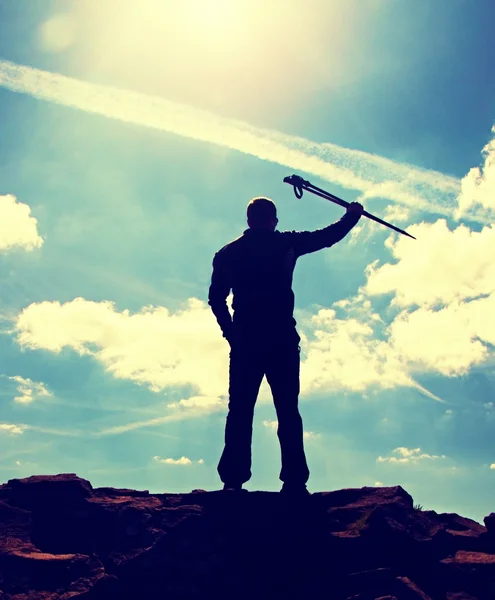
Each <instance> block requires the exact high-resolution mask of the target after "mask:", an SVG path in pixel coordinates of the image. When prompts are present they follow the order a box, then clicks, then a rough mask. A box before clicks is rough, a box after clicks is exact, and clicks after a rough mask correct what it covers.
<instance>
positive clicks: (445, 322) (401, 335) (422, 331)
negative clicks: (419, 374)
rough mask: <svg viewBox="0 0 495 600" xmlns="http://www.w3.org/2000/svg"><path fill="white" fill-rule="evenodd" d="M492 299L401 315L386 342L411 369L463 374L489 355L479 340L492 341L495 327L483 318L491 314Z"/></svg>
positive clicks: (444, 373)
mask: <svg viewBox="0 0 495 600" xmlns="http://www.w3.org/2000/svg"><path fill="white" fill-rule="evenodd" d="M494 301H495V297H494V298H493V300H491V299H489V300H478V301H474V302H471V303H468V304H451V305H450V306H448V307H446V308H444V309H442V310H438V311H435V310H430V309H427V308H420V309H418V310H416V311H414V312H412V313H407V312H406V311H404V312H402V313H401V314H400V315H398V316H397V317H396V319H395V320H394V321H393V323H392V324H391V325H390V328H389V332H390V337H389V341H390V344H391V346H392V347H393V348H394V349H395V351H396V352H397V353H398V354H399V355H400V356H401V357H403V359H404V360H406V361H407V362H408V363H409V365H410V368H411V369H412V370H426V371H436V372H438V373H441V374H442V375H445V376H448V377H452V376H458V375H463V374H466V373H467V372H468V371H469V370H470V369H471V368H472V367H473V366H475V365H479V364H482V363H483V362H484V361H485V360H486V359H487V357H488V356H489V349H488V347H487V346H486V345H485V344H483V342H482V340H481V339H480V338H484V339H488V338H489V340H488V341H490V343H492V342H493V341H495V331H494V330H495V327H494V326H493V325H490V321H489V320H488V321H487V322H486V323H487V325H486V327H483V318H488V319H490V315H491V314H493V312H492V310H493V306H494V304H495V302H494Z"/></svg>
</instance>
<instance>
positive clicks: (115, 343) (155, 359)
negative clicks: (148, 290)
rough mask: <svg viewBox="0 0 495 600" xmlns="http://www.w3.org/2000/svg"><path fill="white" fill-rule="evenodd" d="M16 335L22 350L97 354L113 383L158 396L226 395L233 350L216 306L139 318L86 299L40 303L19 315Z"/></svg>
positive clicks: (197, 304) (193, 305)
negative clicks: (169, 391)
mask: <svg viewBox="0 0 495 600" xmlns="http://www.w3.org/2000/svg"><path fill="white" fill-rule="evenodd" d="M14 331H15V333H16V334H17V338H16V339H17V342H18V343H19V344H20V345H21V347H23V348H31V349H44V350H48V351H51V352H55V353H57V352H60V351H61V350H62V349H63V348H71V349H73V350H74V351H75V352H77V353H79V354H81V355H90V356H93V357H94V358H95V359H96V360H98V361H100V362H101V363H102V365H103V366H104V367H105V369H106V370H107V371H108V372H109V373H111V374H112V375H113V376H114V377H116V378H118V379H129V380H132V381H134V382H135V383H138V384H143V385H147V386H148V387H149V388H150V389H151V390H153V391H156V392H158V391H160V390H163V389H164V388H166V387H168V386H180V385H191V384H192V385H194V386H195V387H196V388H197V390H198V392H199V393H198V394H197V395H198V396H202V397H204V398H210V399H211V398H219V397H220V396H221V395H222V394H223V393H224V392H226V390H227V386H228V345H227V343H226V342H225V340H224V339H223V338H222V336H221V334H220V331H219V328H218V325H217V323H216V320H215V318H214V317H213V315H212V313H211V310H210V308H209V307H208V306H207V305H206V304H205V303H204V302H201V301H199V300H196V299H190V300H189V301H188V303H187V304H186V306H185V307H184V308H183V309H182V310H179V311H177V312H175V313H171V312H170V311H169V310H168V309H166V308H165V307H144V308H143V309H142V310H141V311H139V312H138V313H135V314H131V313H130V312H129V311H128V310H124V311H122V312H119V311H118V310H117V309H116V308H115V305H114V304H113V303H111V302H92V301H89V300H84V299H83V298H76V299H75V300H73V301H71V302H66V303H65V304H61V303H60V302H48V301H47V302H41V303H37V304H31V305H30V306H28V307H27V308H25V309H24V310H23V311H22V312H21V313H20V314H19V315H18V317H17V319H16V321H15V326H14ZM210 403H211V401H210ZM183 406H184V405H183Z"/></svg>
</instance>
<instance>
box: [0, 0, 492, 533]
mask: <svg viewBox="0 0 495 600" xmlns="http://www.w3.org/2000/svg"><path fill="white" fill-rule="evenodd" d="M494 17H495V7H494V6H493V3H492V2H491V0H478V2H477V3H476V6H475V7H474V6H473V4H472V2H469V1H468V0H455V1H452V0H435V1H433V0H425V1H424V2H421V3H420V2H417V3H412V2H409V1H407V0H333V1H330V0H304V2H303V1H302V0H291V2H290V9H289V8H288V5H287V3H286V2H282V0H270V1H269V2H267V1H266V0H236V1H235V2H232V1H231V0H228V1H227V0H211V1H210V2H208V3H204V2H202V0H181V2H172V1H164V0H146V1H145V0H143V1H142V2H139V3H137V2H127V3H123V2H120V1H117V0H105V2H101V1H97V0H86V1H85V2H75V1H73V0H37V2H36V3H33V2H32V1H31V0H0V115H1V119H2V130H1V136H0V278H1V286H0V482H6V481H8V480H9V479H12V478H18V477H27V476H30V475H33V474H53V473H76V474H77V475H79V476H80V477H84V478H86V479H88V480H90V481H91V483H92V484H93V486H94V487H100V486H113V487H126V488H134V489H148V490H150V492H152V493H153V492H154V493H158V492H160V493H163V492H173V493H178V492H188V491H191V490H192V489H206V490H214V489H219V488H220V487H221V483H220V481H219V478H218V474H217V471H216V467H217V463H218V460H219V457H220V454H221V451H222V447H223V434H224V425H225V416H226V409H227V402H228V353H229V348H228V345H227V342H226V341H225V340H224V339H223V338H222V335H221V332H220V330H219V328H218V325H217V323H216V320H215V318H214V316H213V315H212V313H211V311H210V309H209V307H208V305H207V295H208V286H209V283H210V277H211V264H212V259H213V256H214V254H215V252H216V251H217V250H219V249H220V248H221V247H222V246H223V245H225V244H226V243H227V242H229V241H230V240H232V239H234V238H235V237H237V236H238V235H240V234H241V233H242V231H243V230H244V229H245V228H246V222H245V209H246V205H247V203H248V201H249V200H250V199H251V198H252V197H254V196H259V195H264V196H268V197H270V198H272V199H273V200H274V201H275V202H276V204H277V207H278V216H279V220H280V222H279V229H281V230H313V229H317V228H321V227H324V226H326V225H328V224H329V223H332V222H335V221H337V220H338V219H339V218H340V217H341V215H342V214H343V209H342V208H341V207H339V206H336V205H334V204H332V203H329V202H326V201H325V200H323V199H321V198H318V197H316V196H314V195H311V194H309V193H305V194H304V196H303V198H302V199H297V198H296V197H295V196H294V194H293V192H292V189H291V187H290V186H288V185H286V184H284V183H283V178H284V177H286V176H287V175H291V174H292V173H296V174H298V175H301V176H302V177H304V178H305V179H308V180H310V181H311V183H313V184H314V185H316V186H318V187H322V188H324V189H325V190H327V191H330V192H331V193H333V194H336V195H338V196H340V197H341V198H343V199H344V200H347V201H353V200H357V201H359V202H361V203H362V204H363V205H364V207H365V209H366V210H368V211H369V212H371V213H373V214H376V215H377V216H379V217H381V218H382V219H385V220H388V221H390V222H392V223H394V224H395V225H397V226H398V227H400V228H402V229H406V230H407V231H408V232H409V233H410V234H411V235H413V236H415V237H416V238H417V239H416V240H412V239H411V238H408V237H406V236H402V235H400V234H398V233H394V232H391V231H390V230H389V229H387V228H385V227H383V226H381V225H378V224H376V223H373V222H372V221H370V220H368V219H366V218H364V217H363V218H362V219H361V221H360V222H359V224H358V225H357V226H356V227H355V228H354V229H353V230H352V232H351V233H350V234H349V235H348V236H347V237H346V238H345V239H344V240H343V241H341V242H340V243H338V244H337V245H335V246H333V247H332V248H330V249H325V250H323V251H321V252H318V253H315V254H311V255H307V256H304V257H302V258H300V260H299V261H298V265H297V267H296V272H295V277H294V292H295V295H296V313H295V316H296V319H297V322H298V331H299V333H300V335H301V338H302V339H301V395H300V411H301V414H302V417H303V421H304V428H305V444H306V454H307V458H308V463H309V467H310V471H311V476H310V480H309V482H308V488H309V489H310V491H312V492H319V491H330V490H335V489H341V488H347V487H363V486H394V485H401V486H402V487H403V488H404V489H406V491H408V492H409V493H410V494H411V495H412V497H413V499H414V502H415V503H416V504H420V505H421V506H422V507H423V508H424V509H429V510H435V511H437V512H457V513H459V514H461V515H463V516H465V517H470V518H472V519H475V520H477V521H479V522H481V521H482V519H483V517H484V516H486V515H488V514H489V513H490V512H492V511H493V510H494V504H493V497H494V494H495V436H494V435H493V433H494V427H495V398H494V393H493V392H494V383H495V326H494V325H493V317H492V315H493V314H494V312H495V263H494V261H493V258H492V257H493V256H494V253H495V229H494V228H493V226H492V222H493V216H494V211H495V129H494V125H495V79H494V78H493V77H492V71H493V65H492V63H493V60H492V56H493V55H494V51H495V41H494V40H493V35H492V28H491V23H492V22H493V18H494ZM276 427H277V423H276V416H275V411H274V408H273V404H272V401H271V395H270V389H269V387H268V386H267V384H266V382H264V383H263V385H262V389H261V391H260V395H259V400H258V404H257V407H256V414H255V423H254V436H253V477H252V479H251V480H250V481H249V482H248V484H247V485H246V487H247V489H249V490H268V491H276V490H278V489H280V485H281V482H280V481H279V479H278V476H279V471H280V450H279V446H278V440H277V437H276Z"/></svg>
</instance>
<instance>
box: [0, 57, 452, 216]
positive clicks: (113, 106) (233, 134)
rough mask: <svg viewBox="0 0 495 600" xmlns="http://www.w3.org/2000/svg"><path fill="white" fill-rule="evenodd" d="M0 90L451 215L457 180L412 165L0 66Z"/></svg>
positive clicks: (10, 65)
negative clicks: (147, 128)
mask: <svg viewBox="0 0 495 600" xmlns="http://www.w3.org/2000/svg"><path fill="white" fill-rule="evenodd" d="M0 86H2V87H4V88H6V89H8V90H11V91H13V92H19V93H22V94H28V95H30V96H33V97H34V98H39V99H41V100H48V101H49V102H55V103H57V104H60V105H63V106H68V107H71V108H75V109H78V110H82V111H85V112H89V113H94V114H98V115H102V116H105V117H108V118H111V119H117V120H120V121H123V122H125V123H132V124H135V125H140V126H143V127H150V128H152V129H157V130H160V131H166V132H168V133H174V134H176V135H180V136H182V137H186V138H190V139H194V140H199V141H203V142H209V143H211V144H216V145H218V146H223V147H226V148H230V149H232V150H237V151H239V152H243V153H244V154H248V155H251V156H254V157H256V158H259V159H261V160H266V161H269V162H272V163H276V164H279V165H282V166H284V167H288V168H290V169H293V170H297V171H303V172H305V173H309V174H311V175H314V176H316V177H318V178H320V179H322V180H325V181H329V182H332V183H334V184H337V185H339V186H341V187H344V188H348V189H352V190H357V191H359V192H361V194H362V196H361V197H363V198H370V197H381V198H390V199H392V200H394V201H395V202H398V203H400V204H405V205H407V206H409V207H410V208H413V209H419V210H424V211H427V212H433V213H435V214H444V215H451V214H452V213H453V211H454V209H455V208H456V206H457V204H456V198H457V196H458V194H459V191H460V180H459V179H457V178H455V177H450V176H447V175H444V174H442V173H439V172H437V171H431V170H426V169H420V168H418V167H415V166H413V165H408V164H404V163H399V162H395V161H393V160H390V159H387V158H383V157H380V156H377V155H375V154H368V153H366V152H361V151H359V150H352V149H348V148H343V147H341V146H337V145H335V144H320V143H316V142H312V141H310V140H307V139H305V138H302V137H296V136H291V135H287V134H284V133H280V132H277V131H272V130H269V129H261V128H257V127H254V126H252V125H249V124H248V123H244V122H242V121H239V120H235V119H227V118H224V117H221V116H219V115H215V114H214V113H211V112H208V111H205V110H200V109H197V108H193V107H190V106H187V105H184V104H179V103H175V102H170V101H168V100H165V99H164V98H161V97H158V96H148V95H145V94H140V93H137V92H132V91H128V90H122V89H119V88H115V87H109V86H104V85H99V84H95V83H88V82H85V81H81V80H78V79H74V78H71V77H66V76H65V75H60V74H58V73H50V72H48V71H42V70H40V69H34V68H32V67H27V66H24V65H18V64H15V63H12V62H10V61H1V60H0Z"/></svg>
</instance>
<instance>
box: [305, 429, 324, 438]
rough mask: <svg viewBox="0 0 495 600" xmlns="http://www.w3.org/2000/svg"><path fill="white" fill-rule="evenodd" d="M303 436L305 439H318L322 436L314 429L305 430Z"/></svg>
mask: <svg viewBox="0 0 495 600" xmlns="http://www.w3.org/2000/svg"><path fill="white" fill-rule="evenodd" d="M303 437H304V439H305V440H317V439H319V438H320V437H321V434H320V433H315V432H314V431H304V432H303Z"/></svg>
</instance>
